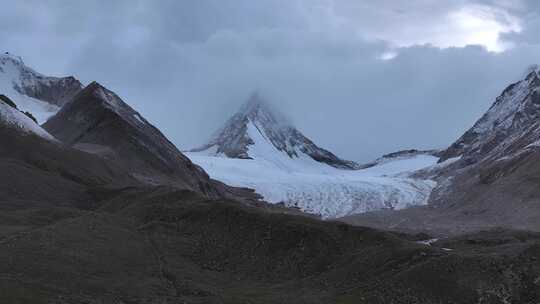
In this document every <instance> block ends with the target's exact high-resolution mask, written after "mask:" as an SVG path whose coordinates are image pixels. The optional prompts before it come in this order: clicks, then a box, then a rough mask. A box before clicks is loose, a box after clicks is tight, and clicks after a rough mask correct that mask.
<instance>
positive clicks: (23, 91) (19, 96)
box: [0, 52, 82, 123]
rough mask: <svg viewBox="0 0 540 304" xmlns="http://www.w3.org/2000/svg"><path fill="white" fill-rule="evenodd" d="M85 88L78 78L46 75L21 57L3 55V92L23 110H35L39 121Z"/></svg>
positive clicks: (0, 73)
mask: <svg viewBox="0 0 540 304" xmlns="http://www.w3.org/2000/svg"><path fill="white" fill-rule="evenodd" d="M81 89H82V84H81V83H80V82H79V81H78V80H77V79H75V78H74V77H71V76H69V77H51V76H45V75H43V74H41V73H38V72H36V71H34V70H33V69H32V68H30V67H28V66H26V65H25V64H24V61H23V60H22V58H21V57H19V56H16V55H13V54H10V53H7V52H6V53H3V54H0V93H1V94H4V95H6V96H8V97H10V98H11V99H13V100H14V101H15V103H16V104H17V106H18V108H19V109H21V110H23V111H28V112H30V113H32V114H33V115H34V116H35V117H36V119H37V120H38V122H39V123H42V122H44V121H46V120H47V119H48V118H49V117H50V116H52V115H54V114H55V113H56V112H58V110H59V109H60V107H61V106H62V105H64V104H65V103H66V102H67V101H68V100H69V99H71V98H72V97H73V96H74V95H75V94H76V93H77V92H79V91H80V90H81Z"/></svg>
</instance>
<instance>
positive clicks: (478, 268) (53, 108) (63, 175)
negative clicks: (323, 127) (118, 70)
mask: <svg viewBox="0 0 540 304" xmlns="http://www.w3.org/2000/svg"><path fill="white" fill-rule="evenodd" d="M539 88H540V81H539V75H538V73H537V72H536V71H535V72H532V73H531V74H529V75H528V76H527V78H526V79H524V80H522V81H520V82H518V83H516V84H513V85H511V86H510V87H509V88H507V89H506V90H505V91H504V92H503V93H502V95H501V96H500V97H499V98H497V100H496V101H495V103H494V105H493V106H492V108H491V109H489V110H488V112H487V113H486V114H485V115H484V116H483V117H482V118H481V119H480V120H479V121H478V122H477V123H476V124H475V125H474V126H473V127H472V128H471V129H470V130H469V131H467V132H466V133H465V134H464V135H463V136H462V137H461V138H460V139H458V140H457V141H456V143H454V144H452V145H451V146H450V147H449V148H448V149H445V150H442V151H435V150H433V151H417V150H406V151H400V152H395V153H390V154H388V155H385V156H383V157H381V158H379V159H377V160H375V161H373V162H371V163H369V164H365V165H359V164H356V163H354V162H351V161H347V160H343V159H341V158H339V157H337V156H336V155H335V154H333V153H331V152H330V151H328V150H325V149H323V148H320V147H319V146H317V145H316V144H315V143H314V142H313V141H312V140H310V139H308V138H307V137H306V136H305V135H303V134H302V133H301V132H300V131H299V130H298V129H297V128H295V127H294V125H293V124H292V123H291V122H290V121H289V120H288V119H286V118H285V117H284V115H282V114H280V113H279V111H277V110H275V109H273V107H272V106H271V105H270V103H269V102H267V101H265V100H264V98H263V97H261V96H259V95H253V96H252V97H250V98H249V99H248V101H247V103H246V105H245V106H243V107H242V108H241V109H240V110H239V112H238V113H237V114H235V115H234V116H233V117H232V118H231V119H230V120H229V121H228V122H227V123H226V125H225V126H224V127H223V128H222V129H221V130H220V131H218V132H217V133H216V136H214V137H213V138H212V139H211V140H210V141H209V142H208V144H206V145H204V146H203V147H201V148H198V149H194V150H192V151H191V152H188V153H186V154H184V153H182V152H180V151H179V150H178V149H177V148H176V147H175V146H174V145H173V144H172V143H171V142H170V141H169V140H168V139H167V137H166V136H165V135H164V134H162V133H161V132H160V131H159V130H158V129H157V128H156V127H154V126H153V125H152V123H151V122H150V121H148V120H147V119H145V118H144V115H143V114H141V113H139V112H137V111H135V110H134V109H133V108H131V107H130V106H129V105H128V103H127V102H125V101H124V100H122V99H121V98H120V97H119V96H118V95H117V94H116V93H114V92H112V91H111V90H109V89H107V88H105V87H104V86H102V85H100V84H99V83H97V82H92V83H90V84H88V85H86V86H84V85H82V84H81V83H80V82H79V81H78V80H77V79H76V78H74V77H49V76H44V75H42V74H39V73H37V72H35V71H33V70H32V69H31V68H29V67H27V66H25V65H24V62H23V61H22V59H21V58H19V57H17V56H14V55H11V54H3V55H0V143H1V144H0V177H1V178H2V181H3V182H2V184H1V185H0V219H1V224H0V272H1V273H2V275H1V276H0V302H2V303H70V304H71V303H91V304H97V303H141V304H142V303H425V304H428V303H430V304H431V303H501V304H502V303H529V304H533V303H537V301H538V299H540V283H539V279H538V278H540V264H539V263H538V256H540V234H539V233H538V232H535V231H538V230H539V229H540V227H539V226H538V223H539V222H540V221H539V220H540V218H539V216H540V212H539V211H540V209H539V208H538V207H539V206H538V203H537V202H538V199H537V198H538V197H539V196H538V195H539V194H540V193H538V187H537V181H538V180H540V179H539V178H538V177H539V176H540V172H539V168H540V167H539V166H537V164H538V158H539V155H540V154H539V151H540V150H539V149H538V146H539V145H538V140H539V139H540V133H539V131H540V130H538V128H539V125H538V122H537V119H536V117H537V115H538V111H540V107H538V104H539V103H538V95H537V92H538V90H539ZM207 172H208V173H207ZM280 203H282V204H280ZM295 206H296V207H297V208H291V207H295ZM298 209H300V210H298ZM314 214H315V215H316V216H322V217H323V218H332V219H334V220H332V221H323V220H321V219H318V218H316V216H313V215H314ZM335 219H338V220H339V221H337V220H335ZM344 222H348V223H352V224H353V225H350V224H347V223H344ZM359 224H360V225H367V226H371V228H368V227H360V226H357V225H359ZM380 228H383V229H384V230H387V231H383V230H380ZM519 229H525V230H530V231H525V230H519Z"/></svg>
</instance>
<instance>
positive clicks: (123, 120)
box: [44, 82, 216, 196]
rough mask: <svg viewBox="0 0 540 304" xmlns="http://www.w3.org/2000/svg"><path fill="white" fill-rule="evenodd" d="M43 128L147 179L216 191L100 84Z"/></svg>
mask: <svg viewBox="0 0 540 304" xmlns="http://www.w3.org/2000/svg"><path fill="white" fill-rule="evenodd" d="M44 128H45V129H46V130H48V131H49V132H50V133H51V134H53V135H54V136H55V137H56V138H58V139H59V140H60V141H62V142H63V143H65V144H67V145H69V146H73V147H75V148H78V149H81V150H84V151H86V152H90V153H95V154H98V155H101V156H103V157H105V158H108V159H110V160H114V161H115V162H118V163H121V164H122V165H123V166H125V167H126V168H129V170H130V172H131V173H132V174H133V176H135V177H137V178H138V179H139V180H141V181H143V182H145V183H150V184H174V185H175V186H178V187H181V188H187V189H191V190H195V191H197V192H200V193H204V194H206V195H210V196H212V195H215V194H216V190H215V189H214V187H213V186H212V185H211V183H210V179H209V177H208V175H207V174H206V173H205V172H204V171H203V170H202V169H201V168H199V167H198V166H196V165H194V164H193V163H192V162H191V161H190V160H189V159H188V158H186V157H185V156H184V155H182V153H180V151H178V149H177V148H176V147H175V146H174V145H173V144H172V143H171V142H170V141H169V140H168V139H167V138H166V137H165V136H164V135H163V134H162V133H161V132H160V131H159V130H158V129H157V128H155V127H154V126H153V125H152V124H150V123H149V122H148V121H147V120H146V119H144V118H143V117H142V116H141V115H140V114H139V113H138V112H136V111H135V110H133V109H132V108H131V107H130V106H129V105H127V104H126V103H125V102H123V101H122V100H121V99H120V98H119V97H118V96H117V95H116V94H114V93H113V92H111V91H109V90H107V89H106V88H104V87H103V86H101V85H100V84H98V83H97V82H93V83H91V84H90V85H88V86H87V87H86V88H85V89H84V90H82V91H81V92H79V94H77V95H76V96H75V97H74V98H73V99H72V101H70V102H69V103H68V104H66V105H65V106H64V107H63V108H62V109H61V110H60V112H58V114H56V115H55V116H53V117H51V118H50V119H49V120H48V121H47V123H45V124H44Z"/></svg>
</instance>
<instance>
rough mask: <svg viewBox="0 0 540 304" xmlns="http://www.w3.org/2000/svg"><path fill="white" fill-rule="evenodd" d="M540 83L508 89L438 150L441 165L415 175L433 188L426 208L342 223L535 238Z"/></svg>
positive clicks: (534, 78)
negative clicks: (495, 231) (513, 231)
mask: <svg viewBox="0 0 540 304" xmlns="http://www.w3.org/2000/svg"><path fill="white" fill-rule="evenodd" d="M539 90H540V78H539V75H538V72H537V71H533V72H531V73H530V74H529V75H528V76H527V77H526V78H525V79H523V80H521V81H519V82H517V83H514V84H512V85H510V86H509V87H507V88H506V89H505V90H504V91H503V92H502V94H501V95H500V96H499V97H497V99H496V100H495V102H494V104H493V105H492V107H491V108H490V109H489V110H488V111H487V112H486V114H484V115H483V116H482V117H481V118H480V119H479V120H478V121H477V122H476V123H475V124H474V126H473V127H472V128H471V129H470V130H468V131H467V132H466V133H465V134H464V135H463V136H462V137H460V138H459V139H458V140H457V141H456V142H455V143H453V144H452V145H451V146H450V147H449V148H448V149H446V150H445V151H442V152H441V153H440V155H441V160H440V162H441V164H445V163H446V164H447V165H446V166H440V167H439V168H435V169H434V170H431V171H425V172H421V173H419V175H421V176H424V177H429V178H432V179H434V180H436V181H437V182H438V187H436V188H435V190H434V191H433V192H432V195H431V197H430V202H429V206H427V207H422V208H413V209H411V210H404V211H400V212H395V213H393V212H382V213H373V214H366V215H364V216H354V217H350V218H347V219H346V221H348V222H350V223H355V224H360V225H371V226H376V227H381V228H383V227H385V228H392V229H402V230H424V231H431V232H432V233H435V232H436V233H441V234H448V233H451V234H459V233H463V232H468V231H477V230H480V229H488V228H491V227H498V226H502V227H512V228H519V229H528V230H537V231H540V205H539V204H538V201H539V200H538V199H539V198H540V190H539V189H540V188H538V181H539V180H540V166H539V165H538V161H539V160H540V147H539V146H538V142H539V140H540V123H539V121H538V118H539V117H540V95H539V93H540V92H539Z"/></svg>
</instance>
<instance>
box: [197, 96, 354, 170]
mask: <svg viewBox="0 0 540 304" xmlns="http://www.w3.org/2000/svg"><path fill="white" fill-rule="evenodd" d="M249 124H252V125H254V126H255V127H256V129H257V130H258V132H260V133H261V134H262V136H263V137H264V138H265V139H266V140H267V141H269V142H270V143H271V144H272V145H273V146H274V147H275V149H276V150H277V151H279V152H281V153H285V154H287V155H288V156H289V157H290V158H297V157H300V154H301V153H303V154H306V155H307V156H308V157H310V158H312V159H314V160H316V161H318V162H321V163H325V164H327V165H330V166H332V167H335V168H340V169H358V168H359V166H358V164H356V163H355V162H352V161H347V160H343V159H340V158H339V157H337V156H336V155H334V154H333V153H332V152H330V151H328V150H325V149H323V148H320V147H318V146H317V145H316V144H315V143H313V141H311V140H310V139H309V138H307V137H305V136H304V135H303V134H302V133H301V132H300V131H298V129H296V128H295V127H294V126H293V125H292V123H291V122H290V121H289V120H288V119H287V118H286V117H284V116H283V115H282V114H281V113H279V112H278V111H276V110H275V109H273V108H272V107H271V106H270V105H269V104H268V103H266V102H265V101H264V99H262V98H261V97H260V96H259V95H258V94H253V95H252V96H251V97H250V98H249V100H248V102H247V103H246V104H245V105H244V106H243V107H242V108H241V109H240V110H239V111H238V112H237V113H236V114H235V115H234V116H233V117H231V118H230V119H229V120H228V121H227V123H226V124H225V126H224V127H223V128H222V129H221V130H219V131H218V132H217V133H216V135H215V136H214V137H213V139H211V140H210V141H209V142H208V143H207V144H205V145H203V146H202V147H199V148H196V149H193V150H191V151H190V152H201V151H209V152H210V153H212V154H224V155H226V156H227V157H230V158H242V159H249V158H252V156H251V155H250V153H249V149H250V146H251V145H254V144H255V142H254V141H253V139H252V138H251V137H250V136H249V134H248V125H249Z"/></svg>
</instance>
